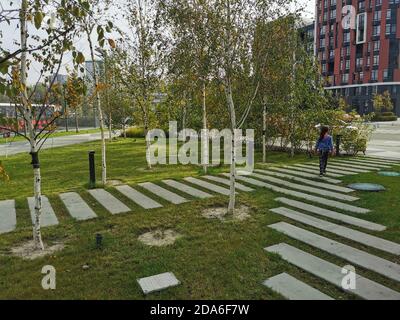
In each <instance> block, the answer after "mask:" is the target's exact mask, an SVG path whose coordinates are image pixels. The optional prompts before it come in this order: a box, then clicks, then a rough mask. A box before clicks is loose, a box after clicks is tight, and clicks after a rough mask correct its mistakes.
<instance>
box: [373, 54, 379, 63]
mask: <svg viewBox="0 0 400 320" xmlns="http://www.w3.org/2000/svg"><path fill="white" fill-rule="evenodd" d="M378 65H379V56H378V55H377V56H374V66H378Z"/></svg>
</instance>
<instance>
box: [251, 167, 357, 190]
mask: <svg viewBox="0 0 400 320" xmlns="http://www.w3.org/2000/svg"><path fill="white" fill-rule="evenodd" d="M254 172H257V173H261V174H264V175H268V176H274V177H279V178H285V179H288V180H289V181H290V180H292V181H296V182H301V183H304V184H309V185H311V186H315V187H320V188H323V189H328V190H333V191H337V192H343V193H351V192H354V190H353V189H350V188H346V187H341V186H337V185H332V184H330V183H325V182H320V181H315V180H309V179H305V178H300V177H296V176H293V175H290V174H285V173H279V172H272V171H267V170H260V169H255V170H254Z"/></svg>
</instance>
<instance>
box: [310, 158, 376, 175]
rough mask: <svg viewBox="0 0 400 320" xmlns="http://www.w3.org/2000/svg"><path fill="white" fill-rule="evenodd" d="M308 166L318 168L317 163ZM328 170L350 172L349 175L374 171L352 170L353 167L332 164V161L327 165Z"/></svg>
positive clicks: (343, 164) (366, 169) (365, 169)
mask: <svg viewBox="0 0 400 320" xmlns="http://www.w3.org/2000/svg"><path fill="white" fill-rule="evenodd" d="M310 165H313V166H315V167H318V168H319V163H310ZM330 168H333V169H335V170H339V171H341V172H350V173H352V172H356V173H368V172H371V170H375V169H368V168H364V169H360V168H354V167H353V166H351V165H347V164H345V163H342V164H340V163H337V162H333V161H331V162H329V163H328V170H329V169H330Z"/></svg>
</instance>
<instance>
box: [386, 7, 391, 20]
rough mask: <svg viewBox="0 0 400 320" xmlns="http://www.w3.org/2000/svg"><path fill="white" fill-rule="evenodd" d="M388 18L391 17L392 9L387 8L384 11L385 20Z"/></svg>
mask: <svg viewBox="0 0 400 320" xmlns="http://www.w3.org/2000/svg"><path fill="white" fill-rule="evenodd" d="M390 19H392V10H390V9H388V11H386V20H390Z"/></svg>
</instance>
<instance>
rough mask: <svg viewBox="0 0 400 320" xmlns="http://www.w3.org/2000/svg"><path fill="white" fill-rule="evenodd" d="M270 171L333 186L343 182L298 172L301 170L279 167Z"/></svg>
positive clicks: (271, 168)
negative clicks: (315, 180)
mask: <svg viewBox="0 0 400 320" xmlns="http://www.w3.org/2000/svg"><path fill="white" fill-rule="evenodd" d="M285 168H289V167H285ZM268 169H269V170H274V171H278V172H283V173H289V174H292V175H295V176H299V177H305V178H312V179H318V180H323V181H325V182H329V183H333V184H339V183H341V182H342V181H341V180H337V179H331V178H327V177H320V176H319V175H317V174H311V173H307V172H303V171H298V170H300V169H299V168H293V170H290V169H284V168H278V167H270V168H268ZM306 171H307V170H306ZM312 172H314V173H315V170H312Z"/></svg>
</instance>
